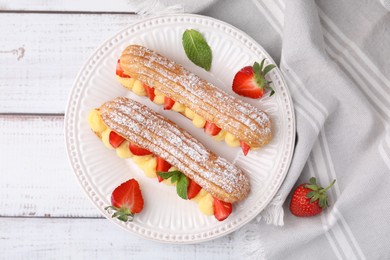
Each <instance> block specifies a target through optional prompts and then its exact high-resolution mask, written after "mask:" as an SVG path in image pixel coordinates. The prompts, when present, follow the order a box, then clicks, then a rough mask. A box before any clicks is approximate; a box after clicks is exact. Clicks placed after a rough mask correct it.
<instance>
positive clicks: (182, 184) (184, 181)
mask: <svg viewBox="0 0 390 260" xmlns="http://www.w3.org/2000/svg"><path fill="white" fill-rule="evenodd" d="M188 183H189V181H188V178H187V176H185V175H184V174H183V173H182V174H181V175H180V177H179V180H178V181H177V184H176V192H177V195H179V197H180V198H182V199H185V200H186V199H187V189H188Z"/></svg>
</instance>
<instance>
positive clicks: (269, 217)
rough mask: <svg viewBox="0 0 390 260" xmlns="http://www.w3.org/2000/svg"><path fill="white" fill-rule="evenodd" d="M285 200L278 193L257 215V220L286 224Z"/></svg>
mask: <svg viewBox="0 0 390 260" xmlns="http://www.w3.org/2000/svg"><path fill="white" fill-rule="evenodd" d="M283 202H284V201H283V200H282V197H281V196H280V194H276V195H275V197H274V198H273V199H272V200H271V202H270V203H269V204H268V206H267V207H266V208H265V209H264V210H263V211H262V212H261V213H260V214H259V216H257V217H256V220H257V222H260V221H261V220H263V221H265V222H266V223H267V224H273V225H276V226H283V225H284V221H283V218H284V211H283Z"/></svg>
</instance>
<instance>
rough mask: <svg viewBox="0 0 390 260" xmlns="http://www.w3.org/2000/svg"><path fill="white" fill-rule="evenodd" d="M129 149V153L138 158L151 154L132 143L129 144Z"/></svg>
mask: <svg viewBox="0 0 390 260" xmlns="http://www.w3.org/2000/svg"><path fill="white" fill-rule="evenodd" d="M129 149H130V152H131V153H132V154H134V155H138V156H142V155H148V154H152V152H150V151H148V150H146V149H144V148H141V147H139V146H137V145H135V144H133V143H130V145H129Z"/></svg>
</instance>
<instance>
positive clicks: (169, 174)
mask: <svg viewBox="0 0 390 260" xmlns="http://www.w3.org/2000/svg"><path fill="white" fill-rule="evenodd" d="M157 174H158V175H159V176H160V177H161V178H163V179H164V180H166V179H169V178H171V177H172V176H175V175H180V174H182V173H181V171H170V172H157ZM172 183H173V182H172Z"/></svg>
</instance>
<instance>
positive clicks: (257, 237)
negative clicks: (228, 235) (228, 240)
mask: <svg viewBox="0 0 390 260" xmlns="http://www.w3.org/2000/svg"><path fill="white" fill-rule="evenodd" d="M262 236H264V234H262V233H261V232H260V228H259V224H257V223H254V222H253V221H252V222H251V223H249V224H247V225H246V226H245V227H243V228H241V229H239V230H238V231H236V232H235V233H234V237H233V239H234V247H235V252H237V254H239V259H256V260H261V259H266V256H265V250H264V247H263V242H262V240H261V237H262Z"/></svg>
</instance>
